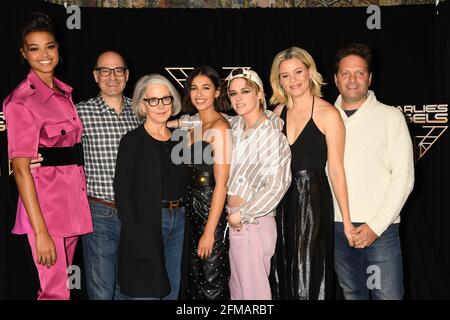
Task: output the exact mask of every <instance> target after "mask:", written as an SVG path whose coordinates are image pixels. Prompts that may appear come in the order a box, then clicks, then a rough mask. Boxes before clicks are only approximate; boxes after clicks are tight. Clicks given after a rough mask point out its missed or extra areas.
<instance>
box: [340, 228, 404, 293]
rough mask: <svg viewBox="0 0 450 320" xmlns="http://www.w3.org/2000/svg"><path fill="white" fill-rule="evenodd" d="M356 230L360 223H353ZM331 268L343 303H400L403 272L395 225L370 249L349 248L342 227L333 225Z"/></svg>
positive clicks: (402, 291)
mask: <svg viewBox="0 0 450 320" xmlns="http://www.w3.org/2000/svg"><path fill="white" fill-rule="evenodd" d="M353 225H354V226H355V227H357V226H359V225H361V223H354V224H353ZM334 229H335V250H334V267H335V270H336V274H337V277H338V280H339V284H340V286H341V288H342V290H343V293H344V297H345V299H346V300H369V299H372V300H402V299H403V294H404V289H403V268H402V254H401V251H400V237H399V230H398V224H392V225H390V226H389V228H388V229H386V231H385V232H384V233H383V234H382V235H381V236H380V237H379V238H378V239H377V240H376V241H375V242H374V243H373V244H372V245H371V246H370V247H367V248H365V249H355V248H351V247H350V246H349V245H348V242H347V238H346V237H345V234H344V226H343V224H342V223H339V222H336V223H335V228H334Z"/></svg>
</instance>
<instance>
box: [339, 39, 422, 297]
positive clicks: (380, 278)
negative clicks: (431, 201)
mask: <svg viewBox="0 0 450 320" xmlns="http://www.w3.org/2000/svg"><path fill="white" fill-rule="evenodd" d="M371 64H372V53H371V50H370V48H369V47H367V46H366V45H363V44H350V45H347V46H345V47H342V48H341V49H340V50H339V51H338V52H337V54H336V60H335V74H334V78H335V83H336V86H337V88H338V90H339V93H340V96H339V97H338V98H337V100H336V102H335V106H336V107H337V109H338V110H339V111H340V113H341V116H342V119H343V120H344V123H345V127H346V143H345V153H344V166H345V172H346V175H347V185H348V195H349V204H350V216H351V220H352V222H353V225H354V227H355V228H354V229H353V230H352V231H351V235H352V239H353V244H354V247H350V246H349V245H348V241H347V239H346V237H345V234H344V228H343V225H342V220H341V214H340V212H339V206H338V205H337V202H336V199H334V208H335V269H336V273H337V276H338V279H339V284H340V286H341V287H342V289H343V293H344V296H345V298H346V299H347V300H356V299H402V298H403V293H404V290H403V271H402V256H401V251H400V239H399V229H398V225H399V222H400V211H401V209H402V207H403V205H404V204H405V201H406V199H407V198H408V195H409V194H410V192H411V190H412V188H413V184H414V160H413V147H412V142H411V137H410V134H409V131H408V128H407V125H406V121H405V118H404V116H403V114H402V113H401V112H400V111H399V110H397V109H396V108H394V107H390V106H387V105H384V104H382V103H381V102H379V101H377V99H376V97H375V94H374V93H373V92H372V91H370V90H369V86H370V82H371V79H372V72H371V71H372V70H371Z"/></svg>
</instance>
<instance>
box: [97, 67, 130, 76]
mask: <svg viewBox="0 0 450 320" xmlns="http://www.w3.org/2000/svg"><path fill="white" fill-rule="evenodd" d="M127 70H128V68H125V67H117V68H112V69H111V68H106V67H98V68H95V71H97V72H98V73H99V74H100V75H101V76H102V77H109V75H110V74H111V72H114V75H115V76H116V77H123V76H124V75H125V73H126V72H127Z"/></svg>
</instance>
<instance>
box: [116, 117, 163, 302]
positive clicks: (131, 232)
mask: <svg viewBox="0 0 450 320" xmlns="http://www.w3.org/2000/svg"><path fill="white" fill-rule="evenodd" d="M161 178H162V177H161V160H160V156H159V153H158V145H157V142H156V141H154V140H153V139H152V138H151V137H150V136H149V135H148V133H147V132H146V131H145V128H144V126H143V125H141V126H139V127H138V128H136V129H135V130H133V131H130V132H129V133H127V134H126V135H124V136H123V138H122V140H121V141H120V146H119V151H118V154H117V162H116V174H115V178H114V192H115V201H116V206H117V209H118V212H119V219H120V221H121V223H122V226H121V231H120V240H119V249H118V264H119V265H118V269H119V270H118V281H119V286H120V290H121V292H123V293H124V294H125V295H128V296H133V297H162V296H165V295H167V294H169V292H170V284H169V280H168V277H167V273H166V269H165V261H164V246H163V239H162V219H161V212H162V208H161Z"/></svg>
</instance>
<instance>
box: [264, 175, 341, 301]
mask: <svg viewBox="0 0 450 320" xmlns="http://www.w3.org/2000/svg"><path fill="white" fill-rule="evenodd" d="M276 222H277V231H278V238H277V246H276V250H275V255H274V256H273V258H272V266H271V274H270V282H271V288H272V296H273V298H274V299H283V300H291V299H294V300H323V299H333V298H334V266H333V254H334V246H333V240H334V211H333V198H332V195H331V190H330V185H329V183H328V179H327V176H326V174H325V170H324V169H316V170H299V171H297V172H295V173H293V176H292V183H291V186H290V188H289V190H288V191H287V193H286V195H285V196H284V198H283V200H282V201H281V203H280V205H279V206H278V208H277V216H276Z"/></svg>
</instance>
